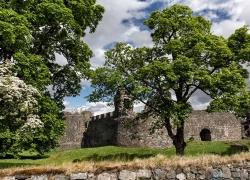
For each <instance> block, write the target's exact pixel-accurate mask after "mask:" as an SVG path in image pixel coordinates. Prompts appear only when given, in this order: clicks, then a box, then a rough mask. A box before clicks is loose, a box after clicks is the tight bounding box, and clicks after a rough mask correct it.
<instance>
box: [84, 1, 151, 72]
mask: <svg viewBox="0 0 250 180" xmlns="http://www.w3.org/2000/svg"><path fill="white" fill-rule="evenodd" d="M97 2H98V3H99V4H101V5H103V6H104V8H105V13H104V17H103V19H102V21H101V22H100V23H99V25H98V27H97V30H96V32H95V33H94V34H88V35H87V36H86V37H85V38H84V39H85V41H86V42H87V44H88V45H89V46H90V47H91V49H92V50H93V52H94V58H92V60H91V64H92V66H93V67H94V68H96V67H98V66H101V65H103V63H104V61H105V59H104V52H105V50H104V48H103V47H104V46H105V45H107V44H111V43H113V42H120V41H122V42H131V41H133V42H135V43H136V45H138V46H139V45H146V44H150V43H151V38H150V34H149V33H148V32H146V31H145V32H143V33H140V30H139V29H138V28H137V27H136V26H133V25H131V26H125V25H124V24H122V20H124V19H129V18H132V17H137V18H140V17H143V16H144V15H145V14H144V13H142V12H138V10H139V9H142V8H145V7H147V6H148V5H149V4H150V3H149V2H140V1H137V0H98V1H97ZM137 40H138V41H137Z"/></svg>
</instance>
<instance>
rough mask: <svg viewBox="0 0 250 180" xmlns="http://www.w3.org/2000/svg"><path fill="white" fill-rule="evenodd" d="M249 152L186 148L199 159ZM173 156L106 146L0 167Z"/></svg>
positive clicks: (213, 146)
mask: <svg viewBox="0 0 250 180" xmlns="http://www.w3.org/2000/svg"><path fill="white" fill-rule="evenodd" d="M247 148H249V149H250V141H249V140H242V141H238V142H219V141H217V142H216V141H214V142H190V143H188V145H187V148H186V151H185V153H186V156H199V155H205V154H215V155H222V156H223V155H232V154H236V153H240V152H242V151H245V150H247ZM159 154H160V155H163V156H164V157H171V156H174V155H175V150H174V148H166V149H155V148H154V149H153V148H124V147H114V146H105V147H98V148H85V149H74V150H66V151H60V150H56V151H53V152H50V153H48V154H46V155H45V156H44V157H43V158H40V159H36V157H35V156H22V158H21V159H0V168H1V169H3V168H9V167H22V166H34V165H35V166H36V165H62V164H64V163H78V162H81V161H91V162H100V161H125V162H128V161H132V160H134V159H145V158H149V157H154V156H156V155H159Z"/></svg>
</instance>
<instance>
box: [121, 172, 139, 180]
mask: <svg viewBox="0 0 250 180" xmlns="http://www.w3.org/2000/svg"><path fill="white" fill-rule="evenodd" d="M119 180H136V173H135V172H133V171H128V170H122V171H121V172H120V173H119Z"/></svg>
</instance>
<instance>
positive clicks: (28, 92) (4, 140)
mask: <svg viewBox="0 0 250 180" xmlns="http://www.w3.org/2000/svg"><path fill="white" fill-rule="evenodd" d="M40 96H41V95H40V93H39V92H38V90H37V89H35V88H34V87H32V86H30V85H27V84H25V83H24V81H22V80H21V79H19V78H18V77H15V76H13V74H12V73H11V70H10V67H9V64H7V65H5V64H0V130H1V131H0V147H1V148H0V156H4V155H5V154H6V153H8V152H11V151H18V150H20V147H19V146H18V144H20V142H21V141H23V139H24V138H25V134H27V133H31V132H35V131H37V130H38V129H40V128H43V126H44V124H43V122H42V121H41V119H40V117H39V115H38V112H39V109H38V107H39V106H38V101H37V99H38V98H39V97H40Z"/></svg>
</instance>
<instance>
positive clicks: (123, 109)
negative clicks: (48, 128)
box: [60, 91, 248, 149]
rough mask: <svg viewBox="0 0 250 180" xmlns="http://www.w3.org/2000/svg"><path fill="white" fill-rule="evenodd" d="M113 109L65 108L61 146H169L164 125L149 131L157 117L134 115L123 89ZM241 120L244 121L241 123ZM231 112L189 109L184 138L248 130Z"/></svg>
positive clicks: (235, 136) (232, 135)
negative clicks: (76, 110) (77, 110)
mask: <svg viewBox="0 0 250 180" xmlns="http://www.w3.org/2000/svg"><path fill="white" fill-rule="evenodd" d="M114 104H115V111H114V112H110V113H106V114H101V115H98V116H92V114H91V112H87V111H84V112H81V113H70V112H65V119H66V120H65V123H66V131H65V134H64V136H63V137H62V139H61V143H60V145H61V148H64V149H68V148H84V147H98V146H106V145H115V146H126V147H157V148H160V147H161V148H162V147H169V146H172V140H171V139H170V137H169V136H168V135H167V131H166V129H164V128H161V127H160V128H157V129H155V130H154V131H152V126H153V124H155V123H156V122H157V117H152V116H150V117H147V118H135V117H136V114H135V113H134V112H133V103H131V101H130V98H129V97H128V96H127V95H126V93H125V92H124V91H120V92H119V93H117V96H116V97H115V100H114ZM243 124H244V123H243ZM246 127H248V124H247V125H246V124H245V125H242V123H241V121H240V120H239V119H237V118H236V117H235V116H234V115H233V114H231V113H219V112H214V113H208V112H206V111H193V112H192V113H191V114H190V115H189V117H188V119H187V120H186V123H185V127H184V129H185V139H186V140H202V141H214V140H216V141H218V140H221V141H224V140H225V141H233V140H240V139H242V137H244V136H246V134H245V132H248V131H247V130H246V129H245V128H246Z"/></svg>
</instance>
